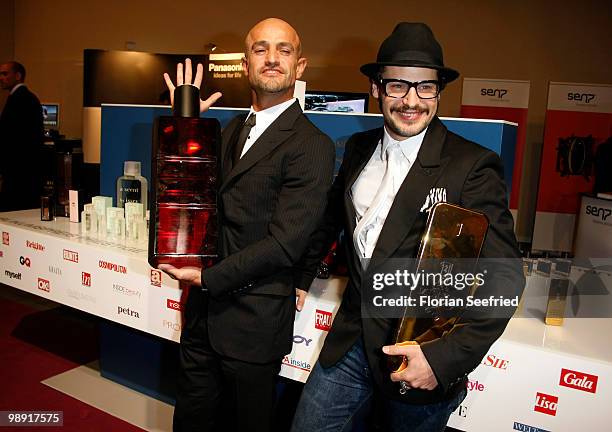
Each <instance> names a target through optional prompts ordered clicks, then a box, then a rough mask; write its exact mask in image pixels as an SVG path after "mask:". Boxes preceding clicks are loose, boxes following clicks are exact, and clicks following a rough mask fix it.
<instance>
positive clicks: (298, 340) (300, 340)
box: [293, 335, 312, 346]
mask: <svg viewBox="0 0 612 432" xmlns="http://www.w3.org/2000/svg"><path fill="white" fill-rule="evenodd" d="M310 342H312V339H306V338H305V337H304V336H301V335H294V336H293V343H294V344H301V343H303V344H305V345H306V346H308V345H310Z"/></svg>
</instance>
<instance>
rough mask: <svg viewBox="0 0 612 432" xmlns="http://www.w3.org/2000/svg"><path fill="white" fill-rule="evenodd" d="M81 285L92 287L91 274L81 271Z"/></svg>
mask: <svg viewBox="0 0 612 432" xmlns="http://www.w3.org/2000/svg"><path fill="white" fill-rule="evenodd" d="M81 285H83V286H87V287H90V286H91V274H90V273H87V272H81Z"/></svg>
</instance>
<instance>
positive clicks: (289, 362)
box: [283, 355, 312, 372]
mask: <svg viewBox="0 0 612 432" xmlns="http://www.w3.org/2000/svg"><path fill="white" fill-rule="evenodd" d="M283 364H284V365H286V366H289V367H292V368H295V369H300V370H303V371H306V372H310V369H311V368H312V366H311V365H310V363H308V362H305V361H302V360H296V359H294V358H293V357H291V356H288V355H286V356H285V357H284V358H283Z"/></svg>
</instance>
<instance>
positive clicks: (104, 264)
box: [98, 260, 127, 274]
mask: <svg viewBox="0 0 612 432" xmlns="http://www.w3.org/2000/svg"><path fill="white" fill-rule="evenodd" d="M98 266H99V267H100V268H102V269H106V270H111V271H114V272H117V273H123V274H126V273H127V268H126V267H125V266H122V265H120V264H115V263H112V262H108V261H103V260H100V261H98Z"/></svg>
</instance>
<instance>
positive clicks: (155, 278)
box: [151, 269, 162, 287]
mask: <svg viewBox="0 0 612 432" xmlns="http://www.w3.org/2000/svg"><path fill="white" fill-rule="evenodd" d="M151 285H153V286H157V287H160V286H161V285H162V272H161V270H155V269H151Z"/></svg>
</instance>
